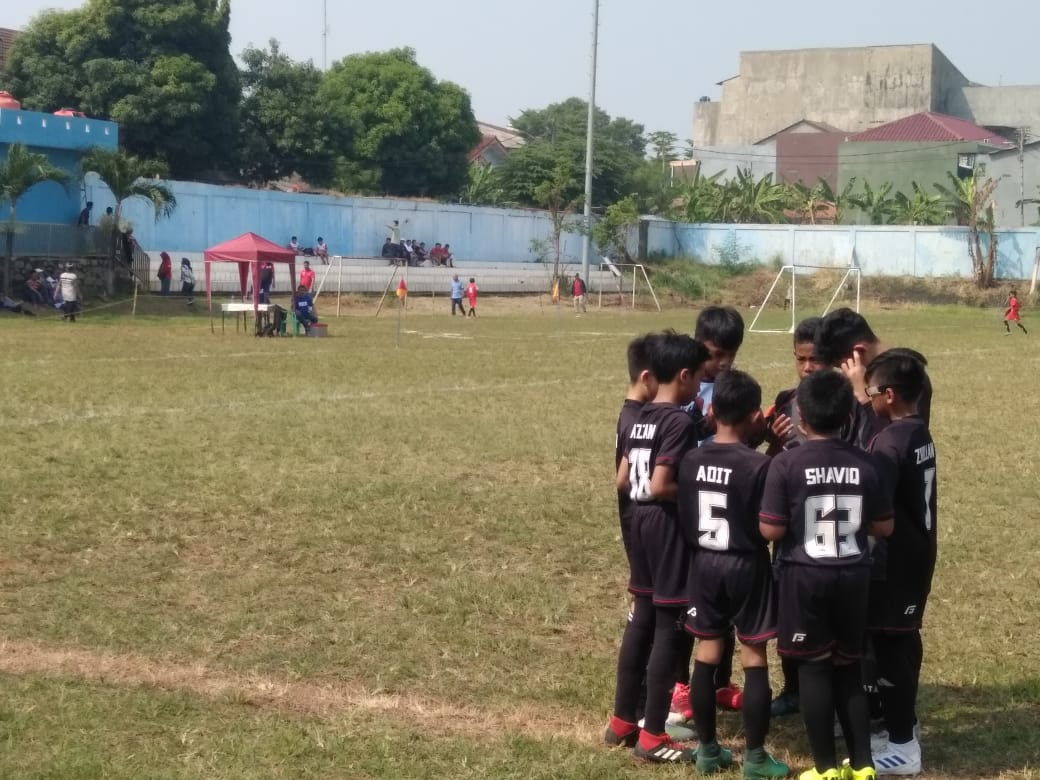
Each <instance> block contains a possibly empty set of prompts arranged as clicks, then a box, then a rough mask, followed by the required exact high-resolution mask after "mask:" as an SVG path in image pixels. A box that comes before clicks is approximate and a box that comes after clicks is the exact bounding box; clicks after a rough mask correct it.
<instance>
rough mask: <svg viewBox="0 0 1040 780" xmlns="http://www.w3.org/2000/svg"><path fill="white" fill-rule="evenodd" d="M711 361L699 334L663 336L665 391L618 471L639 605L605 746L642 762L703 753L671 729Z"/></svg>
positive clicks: (655, 356) (656, 355)
mask: <svg viewBox="0 0 1040 780" xmlns="http://www.w3.org/2000/svg"><path fill="white" fill-rule="evenodd" d="M707 357H708V352H707V350H706V349H704V345H703V344H700V343H699V342H697V341H695V340H694V339H693V338H692V337H691V336H687V335H684V334H679V333H675V332H670V333H665V334H662V335H661V336H660V337H659V338H657V339H655V342H654V345H653V350H652V357H651V365H652V366H653V374H654V375H655V376H656V377H657V379H658V389H657V394H656V395H655V397H654V400H653V401H652V402H651V403H648V404H646V405H645V406H644V407H643V408H642V410H641V411H640V415H639V421H638V422H636V423H635V424H634V425H633V426H632V428H631V430H630V431H629V434H628V441H627V444H626V448H627V450H628V451H627V452H625V453H623V454H622V458H621V463H620V465H619V466H618V472H617V488H618V490H619V491H627V492H628V494H629V497H630V498H631V499H632V501H633V502H634V503H635V504H636V514H635V518H636V522H635V525H634V528H635V534H634V536H633V546H634V554H633V556H632V581H631V583H630V588H631V590H632V592H633V594H635V598H634V599H633V604H632V616H631V618H630V619H629V621H628V625H627V626H626V627H625V632H624V634H623V636H622V639H621V648H620V650H619V651H618V664H617V684H616V688H615V694H614V714H613V716H612V717H611V719H610V722H609V724H608V725H607V729H606V732H605V734H604V742H606V744H607V745H611V746H621V745H625V746H628V747H634V748H635V751H634V752H635V757H636V758H637V759H639V760H642V761H649V762H653V763H664V764H676V763H694V762H695V761H696V760H697V755H696V753H695V751H693V750H689V749H684V748H682V747H681V746H679V745H677V744H676V743H675V742H674V741H673V740H672V738H671V737H670V736H669V735H668V733H667V731H666V728H665V724H666V722H667V719H668V704H669V702H670V701H671V698H672V685H673V683H674V682H675V663H676V659H675V651H676V641H675V640H676V635H677V631H676V625H677V624H678V623H679V620H680V618H681V617H682V615H683V612H684V610H685V608H686V602H687V577H688V574H689V567H690V562H691V549H690V547H689V545H688V544H687V542H686V540H685V539H684V538H683V535H682V531H681V530H680V527H679V520H678V509H677V506H676V494H677V490H678V486H677V484H676V474H677V471H678V468H679V463H680V461H681V460H682V458H683V456H684V455H685V454H686V452H687V451H688V450H689V449H690V448H691V447H695V446H697V437H696V432H695V430H694V423H693V420H691V419H690V417H689V415H687V414H686V413H685V412H684V411H683V410H682V408H681V407H682V405H683V404H685V403H688V402H689V401H691V400H692V399H693V398H694V396H696V395H697V387H698V383H699V380H700V374H701V371H702V370H703V366H704V361H705V360H706V359H707ZM644 678H645V680H646V706H645V713H644V716H643V726H642V728H640V726H639V723H638V714H637V713H638V708H639V698H640V691H641V690H642V687H643V680H644Z"/></svg>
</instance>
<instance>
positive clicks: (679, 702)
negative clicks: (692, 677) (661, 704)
mask: <svg viewBox="0 0 1040 780" xmlns="http://www.w3.org/2000/svg"><path fill="white" fill-rule="evenodd" d="M690 720H693V707H691V706H690V686H689V685H684V684H683V683H676V684H675V688H674V689H672V706H671V712H670V713H669V714H668V722H669V723H686V722H687V721H690Z"/></svg>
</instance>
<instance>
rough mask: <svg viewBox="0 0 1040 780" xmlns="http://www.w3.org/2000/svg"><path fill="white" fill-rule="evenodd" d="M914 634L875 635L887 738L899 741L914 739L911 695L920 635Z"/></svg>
mask: <svg viewBox="0 0 1040 780" xmlns="http://www.w3.org/2000/svg"><path fill="white" fill-rule="evenodd" d="M915 634H916V637H915V636H913V635H895V634H880V635H878V636H876V637H874V647H875V648H876V649H877V656H878V672H879V677H880V680H879V685H880V688H881V701H882V705H883V706H884V710H885V726H886V727H887V728H888V738H889V739H890V740H891V741H892V742H897V743H899V744H905V743H907V742H909V741H910V740H911V739H913V738H914V698H915V697H916V695H917V673H918V668H917V667H915V651H914V645H915V644H918V643H919V642H920V636H921V635H920V633H918V632H915ZM915 638H916V639H917V640H918V641H917V643H915V641H914V639H915Z"/></svg>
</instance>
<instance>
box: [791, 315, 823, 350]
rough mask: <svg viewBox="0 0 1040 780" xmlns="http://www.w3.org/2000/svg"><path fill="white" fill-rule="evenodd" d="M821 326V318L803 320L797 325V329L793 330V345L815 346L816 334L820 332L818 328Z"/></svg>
mask: <svg viewBox="0 0 1040 780" xmlns="http://www.w3.org/2000/svg"><path fill="white" fill-rule="evenodd" d="M822 324H823V317H806V318H805V319H804V320H802V321H801V322H799V323H798V327H797V328H795V329H794V343H795V344H810V343H812V344H815V343H816V334H817V333H819V332H820V326H821V325H822Z"/></svg>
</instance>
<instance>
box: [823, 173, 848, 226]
mask: <svg viewBox="0 0 1040 780" xmlns="http://www.w3.org/2000/svg"><path fill="white" fill-rule="evenodd" d="M855 188H856V177H855V176H851V177H850V178H849V180H848V181H847V182H845V186H844V187H842V188H841V189H840V190H837V191H835V190H834V189H833V188H832V187H831V185H830V182H828V181H827V180H826V179H824V178H820V180H819V181H818V182H817V183H816V191H817V192H818V193H819V195H820V198H821V199H822V200H823V202H824V203H829V204H830V205H831V206H833V207H834V224H835V225H844V224H845V217H846V216H847V215H848V211H849V208H850V207H854V206H855V195H854V194H853V191H854V190H855Z"/></svg>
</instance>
